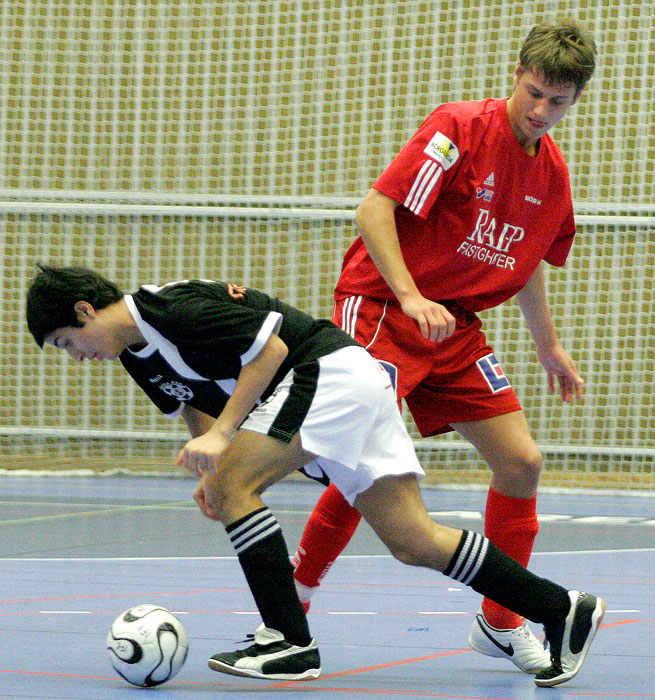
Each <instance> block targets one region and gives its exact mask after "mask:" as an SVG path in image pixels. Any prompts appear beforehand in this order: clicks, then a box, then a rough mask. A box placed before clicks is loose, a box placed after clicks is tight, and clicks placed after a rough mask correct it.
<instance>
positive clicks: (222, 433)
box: [177, 333, 289, 476]
mask: <svg viewBox="0 0 655 700" xmlns="http://www.w3.org/2000/svg"><path fill="white" fill-rule="evenodd" d="M288 353H289V348H288V347H287V345H286V343H285V342H284V341H283V340H282V339H281V338H280V337H279V336H277V335H275V334H274V333H273V334H271V336H270V337H269V339H268V340H267V341H266V344H265V345H264V347H263V348H262V350H261V351H260V352H259V354H258V355H257V356H256V357H255V358H254V359H253V360H252V361H251V362H249V363H248V364H247V365H244V366H243V367H242V369H241V371H240V373H239V377H238V379H237V383H236V386H235V388H234V391H233V393H232V395H231V396H230V398H229V399H228V401H227V403H226V404H225V407H224V408H223V410H222V411H221V414H220V415H219V416H218V418H217V419H216V420H215V421H213V423H212V425H211V426H210V427H209V429H208V430H207V431H206V432H205V433H204V434H203V435H200V436H199V437H195V438H193V439H192V440H189V442H187V444H186V445H185V446H184V447H183V448H182V450H181V451H180V454H179V455H178V458H177V464H179V465H182V466H184V467H186V468H187V469H188V470H189V471H190V472H191V473H192V474H195V475H196V476H199V475H200V474H201V472H204V471H213V470H214V468H215V467H216V465H217V461H218V458H219V457H220V455H221V453H222V452H223V450H225V448H226V447H227V445H228V444H229V442H230V440H231V439H232V435H233V434H234V431H235V430H236V429H237V428H238V427H239V426H240V425H241V423H242V422H243V421H244V420H245V418H246V417H247V416H248V414H249V413H250V411H251V410H252V409H253V407H254V406H255V404H256V403H257V401H258V399H259V397H260V396H261V395H262V394H263V393H264V390H265V389H266V388H267V387H268V385H269V384H270V383H271V382H272V381H273V377H275V374H276V372H277V371H278V369H279V368H280V365H281V364H282V362H284V359H285V358H286V356H287V355H288Z"/></svg>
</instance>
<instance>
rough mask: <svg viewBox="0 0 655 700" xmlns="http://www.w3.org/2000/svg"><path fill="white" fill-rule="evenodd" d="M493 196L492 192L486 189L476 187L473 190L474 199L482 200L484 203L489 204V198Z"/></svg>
mask: <svg viewBox="0 0 655 700" xmlns="http://www.w3.org/2000/svg"><path fill="white" fill-rule="evenodd" d="M493 196H494V191H493V190H488V189H486V187H478V188H477V189H476V190H475V198H476V199H484V201H485V202H490V201H491V198H492V197H493Z"/></svg>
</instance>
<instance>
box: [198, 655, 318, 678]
mask: <svg viewBox="0 0 655 700" xmlns="http://www.w3.org/2000/svg"><path fill="white" fill-rule="evenodd" d="M208 665H209V668H211V669H212V671H218V672H219V673H227V674H229V675H230V676H242V677H245V678H258V679H260V680H264V681H267V680H272V681H313V680H316V679H317V678H318V677H319V676H320V675H321V669H320V668H309V669H307V670H306V671H303V672H302V673H259V671H255V670H254V669H250V668H236V667H235V666H230V665H229V664H224V663H222V662H221V661H218V660H217V659H209V662H208Z"/></svg>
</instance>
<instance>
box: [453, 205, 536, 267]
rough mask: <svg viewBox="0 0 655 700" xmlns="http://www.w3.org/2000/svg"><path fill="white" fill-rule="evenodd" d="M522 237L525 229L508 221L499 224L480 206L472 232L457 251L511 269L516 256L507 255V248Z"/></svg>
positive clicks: (489, 263)
mask: <svg viewBox="0 0 655 700" xmlns="http://www.w3.org/2000/svg"><path fill="white" fill-rule="evenodd" d="M524 237H525V229H523V228H521V227H520V226H514V225H512V224H508V223H503V224H500V225H499V224H497V222H496V219H495V218H494V217H492V216H490V214H489V211H488V210H487V209H482V208H480V212H479V214H478V220H477V222H476V224H475V229H474V230H473V233H471V234H470V235H469V236H467V237H466V240H464V241H462V243H460V245H459V247H458V248H457V252H458V253H459V254H460V255H464V256H465V257H467V258H472V259H474V260H478V261H479V262H483V263H486V264H487V265H493V266H494V267H499V268H502V269H510V270H513V269H514V263H515V262H516V258H514V257H512V256H511V255H508V253H509V249H510V248H511V246H513V245H514V244H515V243H518V242H519V241H521V240H523V238H524Z"/></svg>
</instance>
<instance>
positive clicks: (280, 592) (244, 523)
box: [225, 506, 311, 647]
mask: <svg viewBox="0 0 655 700" xmlns="http://www.w3.org/2000/svg"><path fill="white" fill-rule="evenodd" d="M225 530H226V532H227V534H228V536H229V538H230V541H231V542H232V545H233V546H234V549H235V551H236V553H237V555H238V557H239V563H240V564H241V568H242V569H243V573H244V574H245V577H246V580H247V581H248V586H249V587H250V591H251V592H252V595H253V598H254V599H255V603H256V605H257V608H258V610H259V612H260V614H261V616H262V620H263V622H264V625H266V627H269V628H271V629H274V630H277V631H278V632H281V633H282V634H283V635H284V638H285V639H286V640H287V642H290V643H291V644H297V645H298V646H302V647H304V646H307V645H308V644H309V643H310V642H311V635H310V634H309V626H308V625H307V617H306V616H305V611H304V610H303V608H302V605H301V603H300V601H299V600H298V594H297V593H296V586H295V583H294V580H293V567H292V566H291V562H290V561H289V551H288V550H287V546H286V543H285V541H284V537H283V535H282V529H281V528H280V524H279V523H278V521H277V520H276V519H275V516H274V515H273V513H271V511H270V510H269V509H268V508H267V507H266V506H264V507H263V508H260V509H259V510H255V511H253V512H252V513H250V514H248V515H246V516H245V517H243V518H241V519H239V520H237V521H236V522H234V523H232V524H231V525H228V527H226V528H225Z"/></svg>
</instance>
